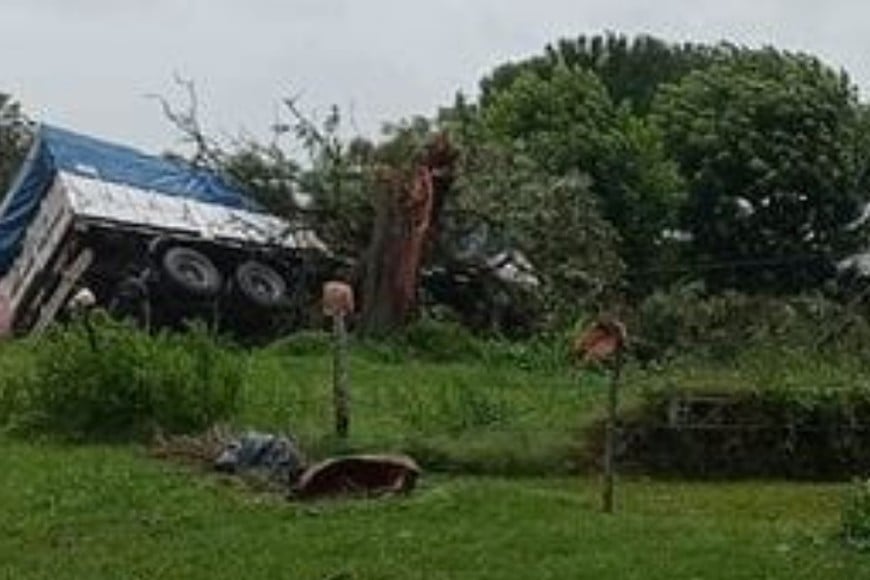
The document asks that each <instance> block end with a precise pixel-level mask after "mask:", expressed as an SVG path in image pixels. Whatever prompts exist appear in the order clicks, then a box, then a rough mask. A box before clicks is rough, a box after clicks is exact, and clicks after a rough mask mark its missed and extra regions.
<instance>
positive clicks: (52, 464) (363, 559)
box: [0, 343, 870, 580]
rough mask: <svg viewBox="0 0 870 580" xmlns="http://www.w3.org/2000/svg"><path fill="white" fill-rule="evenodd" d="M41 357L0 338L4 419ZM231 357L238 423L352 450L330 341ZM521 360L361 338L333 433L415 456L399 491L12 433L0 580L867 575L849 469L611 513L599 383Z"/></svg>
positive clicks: (318, 452) (651, 489) (3, 461)
mask: <svg viewBox="0 0 870 580" xmlns="http://www.w3.org/2000/svg"><path fill="white" fill-rule="evenodd" d="M315 346H316V345H315ZM33 352H35V350H34V349H32V348H30V347H29V346H28V345H27V344H20V343H10V344H7V345H5V346H4V347H3V348H2V349H0V356H2V358H3V366H2V367H0V378H3V377H4V376H5V377H6V380H5V382H4V381H0V387H2V386H3V384H5V385H6V389H7V390H6V391H3V390H2V389H0V414H2V413H3V412H4V405H6V407H5V409H6V411H5V412H6V413H7V416H9V417H12V418H13V420H14V417H15V412H16V407H15V405H16V404H18V403H20V398H19V395H20V393H19V392H18V391H17V390H16V388H17V387H16V385H18V382H17V381H15V380H10V379H13V378H14V377H15V376H18V375H20V374H22V373H28V372H31V371H32V369H33V368H34V367H33V364H34V362H33V361H34V357H33V356H32V355H33ZM232 356H236V357H238V358H237V359H234V360H237V362H238V364H239V365H241V366H242V367H243V368H244V373H243V376H244V384H243V385H242V386H241V399H242V406H241V408H240V410H239V412H238V414H237V415H236V417H235V419H234V421H233V422H234V424H236V425H237V426H240V427H250V428H256V429H263V430H269V431H283V432H290V433H293V434H295V435H297V436H298V437H299V438H300V440H301V441H302V443H303V445H304V448H305V449H306V450H307V451H309V453H310V454H311V455H312V456H313V457H315V458H317V457H320V456H322V455H324V454H326V453H328V452H333V451H335V449H336V447H340V445H338V444H337V443H336V441H335V440H334V439H333V438H332V437H331V375H330V364H331V361H330V357H329V354H328V352H326V351H324V350H323V348H322V345H320V346H319V347H317V348H313V349H307V348H299V345H296V346H293V347H292V348H291V346H288V345H283V346H281V345H279V346H276V347H272V348H269V349H261V350H255V351H251V352H235V353H234V354H233V355H232ZM520 362H522V361H520ZM515 363H516V361H514V363H511V362H510V361H508V360H506V359H505V358H504V357H503V356H502V354H499V355H498V356H497V357H495V358H487V357H486V356H482V357H481V358H480V360H477V359H476V358H475V357H474V356H472V357H467V356H466V357H458V358H456V359H455V360H449V361H435V360H431V359H427V358H426V357H407V356H404V355H402V356H398V357H394V356H392V355H391V353H390V351H389V350H387V351H384V352H379V351H377V349H375V350H372V349H371V348H368V347H366V348H363V347H362V345H358V347H357V348H355V349H354V353H353V355H352V357H351V377H352V392H353V397H352V398H353V407H352V408H353V419H352V436H351V439H350V441H349V442H348V443H347V444H345V445H343V446H344V447H349V448H352V449H359V450H365V451H391V450H398V451H407V452H410V453H412V454H413V455H414V456H415V457H416V458H417V459H418V460H420V462H421V463H422V464H423V465H424V466H425V468H426V475H425V477H424V479H423V483H422V486H421V487H420V488H419V489H418V490H417V491H416V492H414V493H413V494H412V495H411V496H409V497H406V498H393V499H382V500H350V501H341V502H327V503H318V504H294V503H291V502H288V501H287V500H285V499H284V498H282V497H278V496H275V495H267V494H262V493H255V492H253V491H252V490H251V489H248V488H246V487H245V486H243V485H242V484H240V483H238V482H237V481H235V480H232V479H227V478H222V477H219V476H216V475H214V474H212V473H209V472H206V471H203V470H198V469H195V468H193V467H190V466H182V465H180V464H175V463H169V462H165V461H161V460H157V459H154V458H152V457H149V456H148V454H147V451H146V449H145V448H144V447H142V446H139V445H134V444H123V445H116V446H107V445H94V444H87V445H72V444H62V443H58V442H56V441H55V442H52V441H51V440H48V439H45V440H41V441H34V440H32V439H31V438H28V437H26V436H17V437H12V436H11V435H6V436H3V435H0V468H2V473H3V476H2V477H0V578H10V579H18V578H34V579H36V578H51V579H52V580H56V579H67V578H70V579H76V578H82V579H88V580H91V579H100V578H113V579H114V578H125V579H126V578H190V579H197V578H209V579H214V578H254V579H256V578H292V579H303V580H304V579H312V580H326V579H332V580H339V579H344V580H354V579H360V580H362V579H365V580H368V579H393V578H395V579H399V578H401V579H408V578H425V579H439V578H444V579H459V580H461V579H466V578H467V579H475V580H479V579H483V580H486V579H502V578H503V579H515V578H536V579H537V578H542V579H546V578H553V579H571V578H595V579H605V580H606V579H608V578H614V579H620V580H621V579H630V578H638V579H640V578H643V579H657V578H661V579H667V580H674V579H708V580H711V579H712V580H715V579H717V578H722V579H726V578H727V579H739V578H745V579H756V578H767V579H774V580H775V579H778V578H783V579H785V578H787V579H789V580H794V579H800V578H806V579H819V578H825V579H828V578H830V579H838V578H842V579H850V580H851V579H857V578H870V555H867V554H862V553H860V552H858V551H856V550H854V549H851V548H847V547H845V545H844V544H843V543H842V542H841V541H840V539H839V538H838V531H839V526H840V521H839V518H840V506H841V502H842V497H843V494H844V492H845V484H798V483H788V482H739V483H712V482H707V483H686V482H679V481H656V480H647V479H631V480H627V481H623V482H620V484H619V487H618V499H619V502H618V503H619V513H618V514H617V515H615V516H606V515H603V514H601V513H600V512H599V510H598V499H599V484H598V481H597V478H596V477H595V476H594V475H590V473H591V474H594V463H593V462H590V461H589V459H590V458H589V457H584V456H583V453H582V446H583V436H584V432H583V428H584V425H588V421H589V419H590V418H591V417H593V416H595V414H596V413H597V412H598V409H599V408H600V405H599V402H600V399H601V397H602V394H603V393H604V391H605V386H606V377H604V376H602V375H600V374H596V373H593V372H586V373H579V372H576V371H571V370H570V369H568V368H567V367H565V366H564V365H563V366H562V367H561V368H560V367H558V366H557V367H554V368H547V367H546V365H542V366H536V365H534V364H533V365H527V364H515ZM627 383H629V384H627V387H626V388H627V389H628V390H629V391H630V390H632V389H634V388H635V387H634V383H635V377H634V375H632V374H630V375H629V376H628V378H627ZM4 393H5V394H4ZM626 394H627V395H628V394H629V393H626ZM13 422H14V421H13ZM577 473H586V475H582V476H581V475H577ZM474 474H477V475H476V476H475V475H474Z"/></svg>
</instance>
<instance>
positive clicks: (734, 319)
mask: <svg viewBox="0 0 870 580" xmlns="http://www.w3.org/2000/svg"><path fill="white" fill-rule="evenodd" d="M628 322H629V326H630V328H631V330H632V335H633V336H634V337H635V338H636V339H637V345H638V347H639V348H638V349H637V354H638V355H639V356H640V357H641V358H646V359H654V358H669V357H674V356H680V355H684V354H688V353H691V354H694V355H702V356H709V357H711V358H713V359H719V360H724V359H728V358H731V357H734V356H736V355H739V354H740V353H741V352H744V351H745V350H747V349H748V348H753V347H756V346H758V345H768V346H769V345H779V346H790V347H804V348H817V347H831V348H833V349H838V350H849V351H851V352H859V351H860V350H861V349H863V348H864V347H863V345H865V344H866V343H867V340H868V339H870V325H868V323H867V319H866V312H862V311H856V310H855V309H854V308H849V307H845V306H843V305H842V304H839V303H837V302H835V301H832V300H829V299H827V298H825V297H824V296H821V295H818V294H806V295H801V296H793V297H788V298H783V297H772V296H750V295H746V294H741V293H738V292H724V293H722V294H718V295H708V294H707V293H706V292H705V290H704V288H703V286H702V285H697V284H695V285H687V286H682V287H677V288H675V289H673V290H671V291H668V292H663V291H659V292H656V293H654V294H652V295H651V296H649V297H648V298H647V299H646V300H645V301H644V302H643V303H642V304H641V305H640V306H639V307H638V309H637V311H636V312H635V314H634V316H633V318H632V319H631V320H629V321H628Z"/></svg>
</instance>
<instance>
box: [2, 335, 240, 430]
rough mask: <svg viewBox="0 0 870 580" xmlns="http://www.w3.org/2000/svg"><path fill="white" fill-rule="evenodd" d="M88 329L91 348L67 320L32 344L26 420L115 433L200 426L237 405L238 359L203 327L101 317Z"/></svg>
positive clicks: (40, 426) (37, 426) (33, 425)
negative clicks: (170, 330)
mask: <svg viewBox="0 0 870 580" xmlns="http://www.w3.org/2000/svg"><path fill="white" fill-rule="evenodd" d="M95 335H96V348H93V347H92V345H91V342H90V339H89V336H88V332H87V329H86V328H85V326H84V325H82V324H73V325H71V326H69V327H67V328H64V329H55V330H53V331H52V332H50V333H49V334H48V335H46V336H45V337H44V338H42V339H40V340H39V341H38V342H37V343H36V344H35V345H34V346H35V349H36V355H35V364H36V367H35V370H34V372H32V373H30V374H29V375H26V376H25V379H24V380H22V381H21V382H20V384H19V388H20V389H21V390H22V391H23V400H24V403H23V406H24V409H23V411H24V422H23V424H24V426H25V427H27V428H30V429H34V430H38V431H41V432H47V433H52V434H57V435H60V436H64V437H69V438H73V439H100V440H117V439H129V438H137V437H142V436H146V435H148V434H150V433H152V432H153V431H154V430H157V429H159V430H162V431H166V432H170V433H181V432H194V431H199V430H202V429H204V428H206V427H208V426H209V425H211V424H213V423H215V422H217V421H221V420H224V419H227V418H229V417H230V416H231V415H232V414H233V413H234V412H235V411H236V408H237V406H238V401H239V394H240V390H241V387H242V382H243V378H244V369H243V365H242V364H241V363H242V361H241V359H240V357H239V356H238V355H236V354H234V353H232V352H231V351H229V350H227V349H224V348H221V347H220V346H218V345H217V344H215V342H214V340H213V339H212V338H211V337H210V336H208V334H207V333H206V332H205V331H204V330H203V329H202V328H193V329H192V330H191V331H190V332H188V333H185V334H160V335H156V336H151V335H148V334H144V333H141V332H139V331H137V330H134V329H133V328H131V327H129V326H127V325H124V324H121V323H117V322H111V321H107V320H103V321H98V323H97V324H96V328H95Z"/></svg>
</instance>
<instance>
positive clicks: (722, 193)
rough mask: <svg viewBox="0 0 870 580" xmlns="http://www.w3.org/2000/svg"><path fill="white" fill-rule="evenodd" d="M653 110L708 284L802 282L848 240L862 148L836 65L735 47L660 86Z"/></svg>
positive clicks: (862, 187)
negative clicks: (684, 193) (679, 176)
mask: <svg viewBox="0 0 870 580" xmlns="http://www.w3.org/2000/svg"><path fill="white" fill-rule="evenodd" d="M653 117H654V119H655V121H656V122H657V124H658V126H659V127H660V128H661V130H662V131H663V133H664V135H665V137H666V143H667V147H668V150H669V152H670V153H671V154H672V155H673V156H674V158H675V159H676V160H677V161H678V162H679V164H680V167H681V170H682V172H683V174H684V175H685V177H686V178H687V180H688V183H689V190H690V198H689V200H688V203H687V205H686V207H685V212H684V219H685V222H684V223H685V228H686V229H688V230H689V231H690V232H691V234H692V235H693V237H694V248H695V252H696V260H697V261H698V262H699V263H700V264H701V269H702V273H703V274H704V276H705V278H706V279H707V280H708V281H709V282H711V283H713V284H714V285H715V286H718V287H723V286H724V287H739V288H742V289H763V290H779V291H793V290H799V289H802V288H806V287H811V286H814V285H816V284H818V283H819V281H820V280H822V279H824V278H825V277H826V276H827V275H829V274H830V265H831V260H832V259H834V258H836V257H838V256H842V255H844V253H847V252H849V251H851V250H854V249H855V248H856V247H857V246H856V244H857V243H858V241H859V240H858V236H857V235H856V234H857V233H858V232H857V230H856V228H851V227H849V225H850V224H851V223H852V222H854V220H856V218H857V217H858V215H859V212H860V209H861V207H862V204H863V203H865V202H866V199H867V188H866V180H865V176H866V169H867V152H866V148H864V147H862V146H861V141H862V139H861V131H860V130H859V129H860V124H859V122H860V120H861V116H860V110H859V107H858V103H857V97H856V91H855V89H854V87H853V86H852V84H851V83H850V81H849V79H848V77H847V76H846V75H845V74H844V73H840V72H837V71H835V70H832V69H831V68H829V67H827V66H825V65H824V64H823V63H821V62H820V61H819V60H817V59H815V58H812V57H809V56H805V55H799V54H790V53H784V52H779V51H776V50H773V49H765V50H760V51H753V50H743V51H739V52H736V53H734V54H733V55H731V56H730V57H729V58H727V59H723V60H721V61H720V62H718V63H716V64H715V65H713V66H710V67H708V68H705V69H703V70H698V71H695V72H693V73H690V74H689V75H688V76H686V77H685V78H684V79H683V80H682V81H680V82H679V83H676V84H674V85H670V86H667V87H665V88H663V89H662V90H661V92H660V94H659V96H658V98H657V101H656V103H655V106H654V113H653Z"/></svg>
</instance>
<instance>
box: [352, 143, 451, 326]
mask: <svg viewBox="0 0 870 580" xmlns="http://www.w3.org/2000/svg"><path fill="white" fill-rule="evenodd" d="M456 158H457V155H456V151H455V150H454V148H453V147H452V145H451V144H450V142H449V140H448V139H447V137H446V135H444V134H440V135H438V136H436V137H435V138H433V139H432V140H431V142H430V143H429V144H428V145H427V146H426V147H425V148H424V150H423V152H422V153H421V155H420V156H419V158H418V159H417V160H416V162H415V163H413V165H412V166H411V167H410V168H406V169H402V168H399V167H388V168H383V169H381V170H380V172H379V173H380V175H379V179H378V183H379V186H380V190H381V199H380V203H379V204H378V207H377V214H376V217H375V222H374V226H373V230H372V237H371V241H370V244H369V248H368V251H367V253H366V256H365V258H364V261H363V278H362V279H363V288H362V294H363V310H362V320H361V328H362V330H363V332H365V333H367V334H373V335H378V334H385V333H388V332H391V331H393V330H396V329H397V328H400V327H401V326H402V325H403V324H405V323H406V322H407V321H408V320H409V318H410V317H411V315H412V314H413V311H414V308H415V306H416V299H417V288H418V286H419V281H420V270H421V266H422V264H423V261H424V259H425V257H426V253H427V250H428V249H429V248H430V246H431V244H432V242H433V241H434V239H435V237H436V236H437V234H438V229H439V222H440V215H441V211H442V209H443V207H444V202H445V200H446V197H447V195H448V193H449V191H450V188H451V186H452V184H453V180H454V166H455V163H456Z"/></svg>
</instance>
